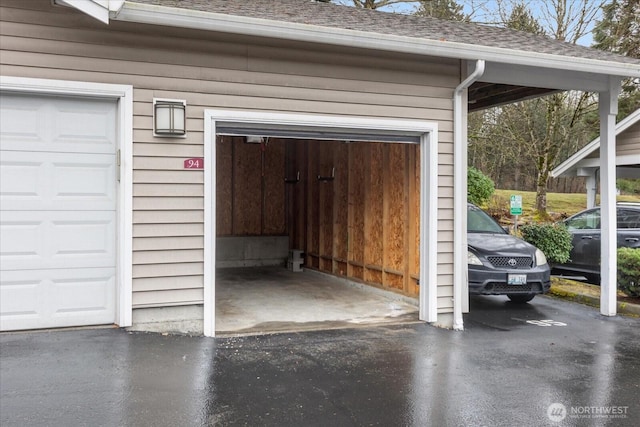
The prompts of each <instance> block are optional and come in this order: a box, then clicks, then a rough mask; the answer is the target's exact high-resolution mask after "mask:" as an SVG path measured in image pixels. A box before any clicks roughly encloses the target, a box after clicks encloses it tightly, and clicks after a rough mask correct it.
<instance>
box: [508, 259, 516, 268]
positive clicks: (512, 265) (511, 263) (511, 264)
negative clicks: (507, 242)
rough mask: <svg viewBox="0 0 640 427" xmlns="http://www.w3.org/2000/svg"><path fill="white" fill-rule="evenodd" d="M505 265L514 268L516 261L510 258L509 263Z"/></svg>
mask: <svg viewBox="0 0 640 427" xmlns="http://www.w3.org/2000/svg"><path fill="white" fill-rule="evenodd" d="M507 264H509V265H510V266H511V267H515V266H516V265H517V264H518V261H516V260H515V259H514V258H511V259H510V260H509V261H507Z"/></svg>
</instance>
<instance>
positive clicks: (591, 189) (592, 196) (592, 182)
mask: <svg viewBox="0 0 640 427" xmlns="http://www.w3.org/2000/svg"><path fill="white" fill-rule="evenodd" d="M597 187H598V183H597V181H596V169H591V170H590V171H589V175H587V209H591V208H593V207H595V206H596V189H597Z"/></svg>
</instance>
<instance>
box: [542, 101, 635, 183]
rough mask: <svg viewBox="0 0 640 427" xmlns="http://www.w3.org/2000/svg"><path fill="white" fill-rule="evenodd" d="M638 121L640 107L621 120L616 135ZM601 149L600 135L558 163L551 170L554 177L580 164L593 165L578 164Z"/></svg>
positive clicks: (581, 165) (564, 173)
mask: <svg viewBox="0 0 640 427" xmlns="http://www.w3.org/2000/svg"><path fill="white" fill-rule="evenodd" d="M638 121H640V109H638V110H636V111H634V112H633V113H631V114H629V115H628V116H627V117H625V118H624V120H622V121H620V123H618V124H617V125H616V136H618V135H619V134H621V133H622V132H624V131H625V130H627V129H628V128H629V127H631V126H633V125H634V124H636V123H637V122H638ZM599 149H600V137H598V138H596V139H594V140H593V141H591V142H590V143H588V144H587V145H585V146H584V147H583V148H582V149H581V150H579V151H578V152H576V153H575V154H574V155H573V156H571V157H569V158H568V159H567V160H565V161H564V162H562V163H561V164H560V165H558V167H556V168H555V169H554V170H552V171H551V176H552V177H554V178H557V177H559V176H562V175H566V174H567V172H569V171H570V170H572V169H575V168H577V167H578V166H580V167H583V166H591V165H587V164H586V163H585V164H583V163H584V162H583V163H581V164H580V165H578V163H579V162H580V161H581V160H583V159H584V158H585V157H587V156H588V155H589V154H591V153H593V152H594V151H596V150H599ZM635 157H636V156H634V160H635V162H634V163H633V164H636V163H638V161H639V160H640V159H637V158H635ZM618 159H620V156H618ZM616 163H617V161H616ZM617 164H618V163H617ZM598 165H599V164H598ZM598 165H595V166H598Z"/></svg>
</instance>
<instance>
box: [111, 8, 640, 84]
mask: <svg viewBox="0 0 640 427" xmlns="http://www.w3.org/2000/svg"><path fill="white" fill-rule="evenodd" d="M110 17H111V19H113V20H118V21H126V22H135V23H142V24H150V25H163V26H169V27H180V28H192V29H198V30H204V31H217V32H222V33H230V34H239V35H248V36H255V37H272V38H276V39H285V40H294V41H302V42H307V43H321V44H329V45H335V46H348V47H356V48H361V49H373V50H383V51H390V52H401V53H410V54H417V55H427V56H438V57H444V58H454V59H466V60H478V59H483V60H485V61H490V62H500V63H505V64H516V65H524V66H531V67H545V68H551V69H559V70H570V71H577V72H584V73H591V74H604V75H614V76H621V77H640V66H639V65H637V64H625V63H614V62H611V61H604V60H595V59H586V58H578V57H564V56H559V55H550V54H545V53H537V52H524V51H517V50H510V49H503V48H495V47H488V46H479V45H469V44H464V43H456V42H450V41H446V40H429V39H423V38H415V37H405V36H397V35H390V34H377V33H368V32H364V31H356V30H347V29H342V28H327V27H320V26H317V25H309V24H299V23H291V22H282V21H272V20H268V19H261V18H250V17H244V16H235V15H226V14H221V13H212V12H203V11H197V10H190V9H179V8H173V7H165V6H156V5H149V4H141V3H135V2H129V1H125V2H124V4H123V5H122V6H121V7H120V8H119V10H117V11H115V10H112V11H111V14H110Z"/></svg>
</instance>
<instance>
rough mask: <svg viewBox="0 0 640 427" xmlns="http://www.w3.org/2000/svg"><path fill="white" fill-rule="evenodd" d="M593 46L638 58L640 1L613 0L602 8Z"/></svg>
mask: <svg viewBox="0 0 640 427" xmlns="http://www.w3.org/2000/svg"><path fill="white" fill-rule="evenodd" d="M593 40H594V44H593V47H595V48H596V49H601V50H608V51H610V52H615V53H619V54H621V55H626V56H630V57H632V58H640V1H638V0H613V1H612V2H611V3H609V4H607V5H605V6H604V7H603V8H602V20H600V21H599V22H598V23H597V24H596V26H595V28H594V30H593Z"/></svg>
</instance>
